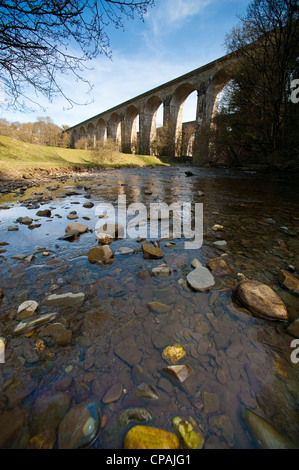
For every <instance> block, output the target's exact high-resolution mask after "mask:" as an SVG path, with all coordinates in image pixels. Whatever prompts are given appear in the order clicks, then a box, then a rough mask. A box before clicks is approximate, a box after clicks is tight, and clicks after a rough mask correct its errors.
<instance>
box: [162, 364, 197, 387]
mask: <svg viewBox="0 0 299 470" xmlns="http://www.w3.org/2000/svg"><path fill="white" fill-rule="evenodd" d="M163 371H164V372H165V373H166V375H167V376H168V377H171V378H173V379H175V380H176V381H178V382H179V383H183V382H185V380H187V379H188V377H189V376H190V374H191V367H189V366H187V365H176V366H167V367H164V369H163Z"/></svg>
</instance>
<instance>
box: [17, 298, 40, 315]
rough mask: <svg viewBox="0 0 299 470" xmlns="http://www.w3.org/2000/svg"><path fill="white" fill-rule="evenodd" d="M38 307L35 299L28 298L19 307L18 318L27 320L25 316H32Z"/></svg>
mask: <svg viewBox="0 0 299 470" xmlns="http://www.w3.org/2000/svg"><path fill="white" fill-rule="evenodd" d="M37 307H38V303H37V302H36V301H35V300H26V301H25V302H23V303H22V304H21V305H19V307H18V313H17V319H18V320H25V318H29V317H32V315H33V314H34V312H35V311H36V309H37Z"/></svg>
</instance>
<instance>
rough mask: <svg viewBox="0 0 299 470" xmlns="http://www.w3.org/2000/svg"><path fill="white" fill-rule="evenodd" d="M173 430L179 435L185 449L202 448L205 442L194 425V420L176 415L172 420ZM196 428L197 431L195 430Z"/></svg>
mask: <svg viewBox="0 0 299 470" xmlns="http://www.w3.org/2000/svg"><path fill="white" fill-rule="evenodd" d="M172 422H173V425H174V427H175V430H176V431H177V432H178V433H179V435H180V436H181V438H182V440H183V443H184V448H185V449H202V448H203V446H204V443H205V439H204V437H203V434H202V432H201V431H200V429H198V427H197V426H196V423H195V421H194V420H193V419H192V418H189V421H187V420H184V419H181V418H180V417H179V416H176V417H175V418H173V420H172ZM195 429H197V431H195Z"/></svg>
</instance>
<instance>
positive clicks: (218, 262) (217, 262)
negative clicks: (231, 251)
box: [207, 258, 232, 276]
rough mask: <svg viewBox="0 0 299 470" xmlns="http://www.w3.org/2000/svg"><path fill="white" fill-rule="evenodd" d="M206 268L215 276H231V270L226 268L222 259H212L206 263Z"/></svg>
mask: <svg viewBox="0 0 299 470" xmlns="http://www.w3.org/2000/svg"><path fill="white" fill-rule="evenodd" d="M207 267H208V268H209V269H210V270H211V271H212V273H213V274H215V275H216V276H227V275H228V274H231V272H232V271H231V269H230V268H229V267H228V265H227V263H226V261H224V259H223V258H214V259H211V260H210V261H208V262H207Z"/></svg>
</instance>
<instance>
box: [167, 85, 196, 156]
mask: <svg viewBox="0 0 299 470" xmlns="http://www.w3.org/2000/svg"><path fill="white" fill-rule="evenodd" d="M194 91H196V88H195V86H194V85H192V84H190V83H185V84H183V85H181V86H179V87H178V88H177V89H176V90H175V92H174V93H173V95H172V98H171V102H170V110H169V111H170V116H169V124H168V127H169V133H170V142H171V144H172V149H171V153H172V155H175V156H180V155H181V152H182V137H183V122H182V117H183V106H184V103H185V101H186V99H187V98H188V96H189V95H191V93H193V92H194Z"/></svg>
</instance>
